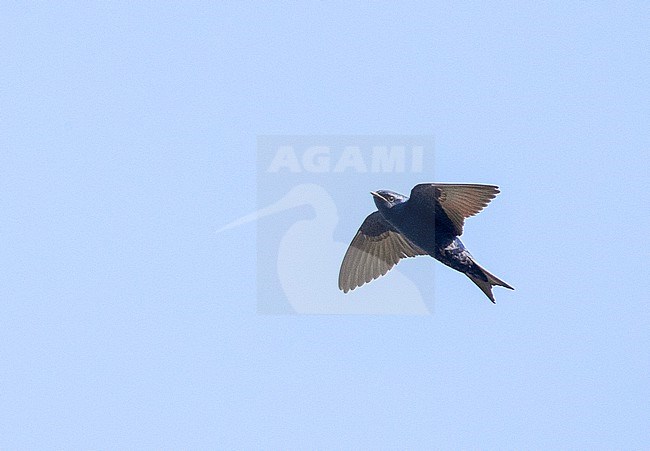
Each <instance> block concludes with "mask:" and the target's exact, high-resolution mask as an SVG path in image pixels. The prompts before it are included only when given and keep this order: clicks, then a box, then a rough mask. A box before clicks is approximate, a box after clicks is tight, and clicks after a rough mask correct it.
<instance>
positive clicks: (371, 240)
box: [339, 211, 426, 293]
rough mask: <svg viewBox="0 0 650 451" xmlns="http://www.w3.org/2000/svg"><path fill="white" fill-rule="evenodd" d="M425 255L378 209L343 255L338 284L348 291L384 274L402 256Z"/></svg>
mask: <svg viewBox="0 0 650 451" xmlns="http://www.w3.org/2000/svg"><path fill="white" fill-rule="evenodd" d="M416 255H426V252H424V251H423V250H421V249H420V248H418V247H417V246H415V245H414V244H411V243H410V242H409V241H408V240H407V239H406V238H405V237H404V235H402V234H401V233H399V232H398V231H397V230H396V229H395V228H394V227H393V226H391V225H390V224H389V223H388V222H387V221H386V220H385V219H384V218H383V216H382V215H381V213H379V212H378V211H376V212H374V213H372V214H370V215H369V216H368V217H367V218H366V219H365V221H363V224H361V227H360V228H359V231H358V232H357V234H356V235H355V236H354V239H353V240H352V243H350V247H349V248H348V250H347V252H346V253H345V257H343V263H341V271H340V272H339V288H340V289H341V290H343V291H344V292H345V293H347V292H348V291H350V290H354V289H355V288H356V287H360V286H361V285H363V284H364V283H367V282H370V281H371V280H373V279H376V278H377V277H380V276H383V275H384V274H386V273H387V272H388V270H390V269H391V268H392V267H393V266H395V265H396V264H397V262H398V261H400V259H402V258H405V257H415V256H416Z"/></svg>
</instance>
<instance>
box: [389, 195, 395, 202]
mask: <svg viewBox="0 0 650 451" xmlns="http://www.w3.org/2000/svg"><path fill="white" fill-rule="evenodd" d="M387 199H388V202H392V201H394V200H395V196H388V197H387Z"/></svg>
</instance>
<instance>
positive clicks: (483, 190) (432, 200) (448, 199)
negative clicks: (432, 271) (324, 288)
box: [339, 183, 513, 302]
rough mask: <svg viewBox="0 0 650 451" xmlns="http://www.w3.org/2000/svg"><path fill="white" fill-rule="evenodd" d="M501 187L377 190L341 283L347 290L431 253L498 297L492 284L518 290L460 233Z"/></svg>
mask: <svg viewBox="0 0 650 451" xmlns="http://www.w3.org/2000/svg"><path fill="white" fill-rule="evenodd" d="M498 192H499V190H498V188H497V187H496V186H492V185H476V184H442V183H426V184H421V185H417V186H415V187H414V188H413V190H412V191H411V196H410V198H409V197H406V196H404V195H401V194H398V193H394V192H392V191H378V192H373V193H372V195H373V196H374V200H375V204H376V206H377V210H378V211H376V212H374V213H372V214H370V215H369V216H368V217H367V218H366V220H365V221H364V223H363V224H362V225H361V228H360V229H359V231H358V232H357V235H356V236H355V238H354V239H353V240H352V243H351V244H350V247H349V248H348V251H347V253H346V255H345V257H344V259H343V263H342V264H341V271H340V274H339V288H340V289H341V290H343V291H345V292H347V291H348V290H351V289H354V288H356V287H357V286H361V285H363V284H364V283H366V282H370V281H371V280H372V279H375V278H377V277H379V276H381V275H384V274H385V273H386V272H388V270H389V269H390V268H392V267H393V266H394V265H395V264H396V263H397V262H398V261H399V260H400V259H401V258H404V257H414V256H417V255H429V256H431V257H433V258H435V259H436V260H438V261H440V262H442V263H444V264H445V265H447V266H449V267H451V268H453V269H455V270H457V271H460V272H462V273H464V274H465V275H467V277H469V278H470V279H471V280H472V281H473V282H474V283H475V284H476V285H477V286H478V287H479V288H480V289H481V290H482V291H483V292H484V293H485V294H486V295H487V296H488V298H490V300H491V301H492V302H494V296H493V295H492V286H494V285H500V286H503V287H505V288H509V289H513V288H512V287H511V286H510V285H508V284H507V283H505V282H503V281H502V280H500V279H498V278H497V277H495V276H494V275H492V274H490V273H489V272H488V271H486V270H485V269H483V268H482V267H481V266H480V265H479V264H478V263H476V261H475V260H474V258H473V257H472V255H471V254H470V253H469V251H468V250H467V249H466V248H465V246H464V245H463V243H462V241H461V240H460V239H459V238H458V236H459V235H461V234H462V232H463V225H464V220H465V218H466V217H468V216H472V215H474V214H476V213H478V212H479V211H481V210H482V209H483V208H484V207H485V206H486V205H487V204H488V203H489V202H490V200H492V199H493V198H494V197H495V196H496V194H498Z"/></svg>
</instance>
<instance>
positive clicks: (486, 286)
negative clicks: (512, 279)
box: [466, 262, 514, 304]
mask: <svg viewBox="0 0 650 451" xmlns="http://www.w3.org/2000/svg"><path fill="white" fill-rule="evenodd" d="M474 264H475V265H476V268H477V269H480V270H481V272H482V273H483V275H484V276H485V279H483V278H482V277H479V276H478V275H472V274H470V273H466V274H467V277H469V278H470V279H471V280H472V282H474V283H475V284H476V285H477V286H478V287H479V288H480V289H481V291H482V292H483V293H485V295H486V296H487V297H488V298H490V301H492V303H493V304H496V301H495V300H494V295H493V294H492V287H493V286H496V285H498V286H500V287H504V288H507V289H509V290H514V288H513V287H511V286H510V285H508V284H507V283H505V282H504V281H503V280H501V279H499V278H498V277H497V276H495V275H494V274H492V273H490V272H489V271H488V270H486V269H484V268H483V267H482V266H480V265H479V264H478V263H476V262H474Z"/></svg>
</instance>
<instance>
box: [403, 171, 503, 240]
mask: <svg viewBox="0 0 650 451" xmlns="http://www.w3.org/2000/svg"><path fill="white" fill-rule="evenodd" d="M497 194H499V187H498V186H495V185H480V184H469V183H463V184H457V183H422V184H420V185H416V186H415V187H414V188H413V189H412V190H411V197H410V199H409V202H413V203H414V204H415V205H422V206H426V207H428V208H431V207H435V204H436V203H437V204H438V205H439V206H440V207H441V208H442V210H443V211H444V212H445V214H446V215H447V217H448V218H449V220H450V221H451V222H452V224H453V227H454V232H455V233H456V235H462V234H463V225H464V224H465V218H468V217H470V216H474V215H475V214H477V213H478V212H480V211H481V210H483V209H484V208H485V207H486V206H487V205H488V204H489V203H490V201H491V200H492V199H494V198H495V197H496V195H497Z"/></svg>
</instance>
